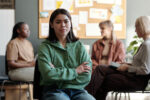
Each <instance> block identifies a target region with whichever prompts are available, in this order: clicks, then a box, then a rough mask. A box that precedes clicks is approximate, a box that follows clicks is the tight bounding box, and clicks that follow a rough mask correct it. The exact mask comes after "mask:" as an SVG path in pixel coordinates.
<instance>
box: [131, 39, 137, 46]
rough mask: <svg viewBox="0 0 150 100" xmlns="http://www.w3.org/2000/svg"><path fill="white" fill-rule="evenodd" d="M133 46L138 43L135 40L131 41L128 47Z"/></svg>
mask: <svg viewBox="0 0 150 100" xmlns="http://www.w3.org/2000/svg"><path fill="white" fill-rule="evenodd" d="M135 44H138V42H137V41H136V40H134V41H132V42H131V43H130V46H134V45H135Z"/></svg>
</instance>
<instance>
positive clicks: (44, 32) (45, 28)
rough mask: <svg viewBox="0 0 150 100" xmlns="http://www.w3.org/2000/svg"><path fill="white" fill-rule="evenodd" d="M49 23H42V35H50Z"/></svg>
mask: <svg viewBox="0 0 150 100" xmlns="http://www.w3.org/2000/svg"><path fill="white" fill-rule="evenodd" d="M48 30H49V24H48V23H41V36H44V37H45V36H46V37H47V36H48V35H49V34H48Z"/></svg>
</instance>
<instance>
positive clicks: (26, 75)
mask: <svg viewBox="0 0 150 100" xmlns="http://www.w3.org/2000/svg"><path fill="white" fill-rule="evenodd" d="M8 76H9V78H10V79H11V80H14V81H24V82H28V81H33V77H34V67H27V68H17V69H13V70H10V71H9V72H8Z"/></svg>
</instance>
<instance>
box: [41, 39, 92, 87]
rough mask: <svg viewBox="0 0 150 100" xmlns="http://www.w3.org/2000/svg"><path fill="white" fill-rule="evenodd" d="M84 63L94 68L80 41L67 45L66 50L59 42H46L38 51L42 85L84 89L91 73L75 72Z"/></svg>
mask: <svg viewBox="0 0 150 100" xmlns="http://www.w3.org/2000/svg"><path fill="white" fill-rule="evenodd" d="M83 62H88V64H87V65H88V66H90V67H92V62H91V58H90V56H89V55H88V53H87V51H86V50H85V48H84V45H83V44H82V43H81V42H80V41H79V40H78V41H76V42H71V43H67V44H66V48H63V47H62V45H61V44H60V43H59V42H57V43H52V42H50V41H48V40H46V41H44V42H43V43H42V44H41V45H40V47H39V50H38V66H39V70H40V73H41V78H40V85H44V86H50V85H54V84H55V85H57V86H58V88H59V89H66V88H70V89H84V87H85V86H86V85H87V84H88V83H89V81H90V79H91V71H90V72H84V73H81V74H77V72H76V70H75V69H76V68H77V67H78V66H79V65H81V64H82V63H83ZM53 65H54V66H53ZM91 69H92V68H91Z"/></svg>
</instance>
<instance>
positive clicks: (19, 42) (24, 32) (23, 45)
mask: <svg viewBox="0 0 150 100" xmlns="http://www.w3.org/2000/svg"><path fill="white" fill-rule="evenodd" d="M29 35H30V29H29V26H28V24H26V23H24V22H19V23H17V24H16V25H15V26H14V28H13V35H12V38H11V40H10V42H9V43H8V45H7V51H6V55H7V65H8V76H9V78H10V79H11V80H15V81H33V76H34V66H35V61H34V51H33V47H32V44H31V43H30V42H29V41H28V40H27V39H26V38H27V37H29Z"/></svg>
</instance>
